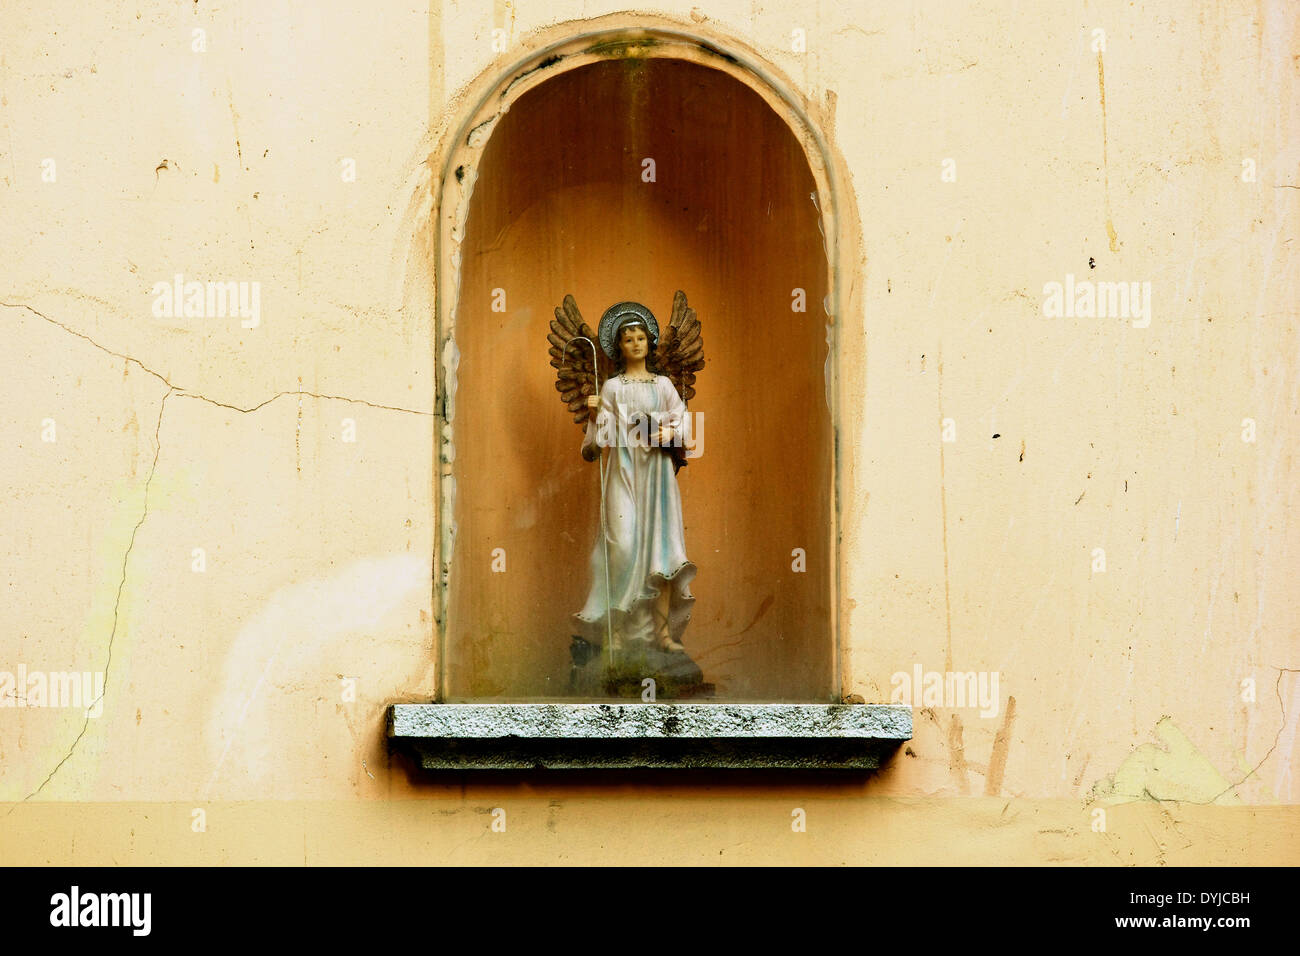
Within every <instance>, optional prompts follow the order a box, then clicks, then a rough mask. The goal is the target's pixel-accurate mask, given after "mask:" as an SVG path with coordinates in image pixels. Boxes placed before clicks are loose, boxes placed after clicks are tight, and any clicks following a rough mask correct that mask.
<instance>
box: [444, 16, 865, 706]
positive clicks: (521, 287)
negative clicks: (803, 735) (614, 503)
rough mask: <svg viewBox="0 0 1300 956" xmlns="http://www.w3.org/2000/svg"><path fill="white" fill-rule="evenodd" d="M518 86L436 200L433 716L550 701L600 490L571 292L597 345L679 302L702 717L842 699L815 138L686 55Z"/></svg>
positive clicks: (453, 159)
mask: <svg viewBox="0 0 1300 956" xmlns="http://www.w3.org/2000/svg"><path fill="white" fill-rule="evenodd" d="M512 77H513V79H512V80H509V81H506V82H503V83H502V84H501V86H499V87H498V88H497V89H496V90H494V91H493V93H492V94H491V95H490V96H489V97H488V98H487V99H486V100H485V101H484V105H483V107H482V108H481V109H480V111H479V113H478V114H476V117H475V118H474V120H473V121H472V122H471V123H467V125H466V127H465V129H464V130H463V132H462V134H461V135H460V136H459V137H458V140H457V143H456V146H455V148H454V149H453V150H452V152H451V154H450V160H449V162H448V164H447V168H446V170H445V176H444V179H443V183H442V191H441V193H440V203H439V218H440V223H441V227H440V229H441V243H442V245H441V250H440V273H439V278H438V283H437V286H438V298H439V302H438V321H439V334H438V341H439V348H440V355H439V397H440V402H441V413H442V420H441V421H440V422H439V426H440V427H441V428H442V441H441V453H442V467H441V469H440V475H439V484H440V492H441V493H440V495H439V501H440V508H441V514H440V516H439V525H440V528H441V535H440V545H439V550H440V554H439V555H438V560H439V565H440V568H441V580H440V582H439V586H438V598H439V603H438V607H439V612H440V616H441V621H440V627H439V633H440V635H441V644H440V655H439V657H440V659H439V665H440V667H439V670H440V683H441V699H442V700H443V701H446V702H463V701H479V702H483V701H489V702H490V701H494V700H496V701H523V700H538V699H552V700H554V699H558V698H566V697H568V695H569V669H570V660H569V642H570V637H571V634H572V630H571V628H570V627H569V615H571V614H572V613H573V612H574V611H577V610H578V609H579V608H580V607H581V606H582V604H583V601H584V599H585V597H586V593H587V588H588V586H589V584H590V582H589V581H588V580H587V576H588V556H589V554H590V551H591V548H592V545H593V542H594V541H595V538H596V534H597V530H598V523H599V518H598V510H597V503H598V500H599V493H600V492H599V477H598V473H597V466H596V465H594V464H590V463H587V462H584V461H583V460H582V458H581V457H580V455H579V452H578V449H579V445H580V443H581V439H582V432H581V430H580V429H579V427H578V426H577V425H575V424H574V423H573V422H572V420H571V418H570V416H569V415H568V413H567V412H566V411H565V409H564V408H563V407H562V405H561V403H560V400H559V397H558V394H557V392H556V390H555V387H554V381H555V379H554V370H553V369H552V368H551V366H550V365H549V357H548V355H547V341H546V334H547V331H548V328H549V323H550V321H551V319H552V318H553V310H554V308H555V307H556V306H557V305H559V304H560V302H561V301H562V300H563V298H564V296H565V295H566V294H572V295H573V296H574V297H575V298H576V300H577V303H578V306H579V307H580V308H581V310H582V313H583V317H584V318H585V319H586V320H587V322H588V324H590V325H592V327H593V328H594V327H595V325H596V323H597V321H598V320H599V318H600V315H601V313H602V312H603V311H604V310H605V309H606V308H607V307H608V306H610V305H612V304H613V303H615V302H619V301H622V300H625V299H633V300H636V301H639V302H641V303H643V304H645V305H646V306H648V307H649V308H650V309H651V310H652V311H653V312H654V314H655V315H656V317H657V318H658V319H659V320H660V322H661V323H666V322H667V321H668V318H669V315H670V311H671V309H670V307H671V302H672V297H673V293H674V292H675V290H677V289H682V290H683V291H685V292H686V294H687V296H688V298H689V301H690V304H691V306H692V307H693V308H694V309H695V310H696V311H697V313H698V315H699V318H700V321H701V322H702V324H703V330H704V341H705V355H706V359H707V366H706V367H705V369H704V370H703V371H702V372H701V374H700V376H699V381H698V383H697V386H696V387H697V395H696V397H695V398H694V399H693V400H692V401H691V403H690V410H691V411H692V412H695V413H700V414H702V416H703V423H702V439H703V455H702V457H699V458H696V459H693V460H692V461H691V462H690V464H689V465H688V467H686V468H684V469H682V471H681V472H680V473H679V475H678V482H679V486H680V488H681V494H682V501H683V509H684V514H685V521H686V545H687V553H688V554H689V555H690V557H691V559H692V560H693V561H694V562H695V563H696V564H697V566H698V568H699V573H698V576H697V577H696V579H695V581H694V583H693V585H692V591H693V593H694V595H695V597H696V604H695V609H694V615H693V617H692V620H691V624H690V626H689V628H688V629H687V631H686V634H685V637H684V642H685V644H686V646H687V649H688V651H689V653H690V654H691V656H692V657H693V658H694V659H695V661H696V662H697V663H698V664H699V665H700V667H701V668H702V669H703V672H704V676H705V679H706V680H707V681H710V682H712V683H714V684H715V685H716V688H717V691H716V699H717V700H718V701H793V702H823V703H825V702H833V701H838V700H839V696H840V688H839V684H838V680H839V675H838V653H837V643H836V642H837V634H836V606H837V604H836V595H835V589H836V578H837V565H836V562H837V549H836V545H835V541H836V533H835V516H836V502H835V487H836V477H835V476H836V463H835V459H834V454H835V440H834V412H833V408H832V407H831V403H832V400H833V395H834V392H835V389H834V382H833V375H834V370H835V362H834V354H833V341H834V338H833V336H832V335H831V334H830V328H831V318H830V316H829V315H828V314H827V306H828V305H830V306H832V307H833V302H834V295H833V291H834V290H833V281H832V280H833V272H832V269H831V265H830V262H829V261H828V256H829V255H830V254H831V251H830V244H829V243H828V241H827V239H825V238H824V233H825V234H826V235H831V236H833V229H831V228H829V227H830V224H831V222H832V220H831V218H830V216H829V212H828V205H829V197H828V190H827V186H826V185H825V182H824V173H823V172H822V170H824V168H825V165H824V163H823V162H822V161H821V157H820V154H819V153H818V150H817V145H816V142H815V140H814V137H813V135H812V134H811V133H810V132H809V131H808V130H807V128H806V127H800V125H799V124H798V123H797V122H795V124H794V127H793V128H792V125H791V122H792V121H791V116H792V115H793V111H792V110H783V111H782V112H778V109H777V108H774V104H775V105H776V106H778V107H779V106H780V105H781V104H780V103H779V102H778V100H779V97H778V96H777V95H776V94H775V93H773V92H772V91H771V89H770V88H767V87H765V86H764V84H763V82H762V81H761V80H759V79H758V78H757V77H756V76H754V75H753V74H751V73H750V72H749V71H748V70H747V69H746V68H745V67H743V66H742V65H740V64H739V63H738V62H737V61H736V60H735V59H734V58H732V57H728V56H723V55H720V54H719V53H718V52H717V51H713V50H710V49H709V48H707V47H704V46H702V45H701V44H700V43H698V42H697V41H694V40H692V39H690V38H685V37H668V36H662V35H651V34H645V33H643V34H640V35H638V36H636V37H633V38H629V37H628V36H627V35H620V36H616V37H613V38H609V37H605V38H597V39H595V40H593V39H590V38H588V39H585V40H583V41H581V42H577V43H571V44H569V47H568V49H567V51H561V52H551V53H549V54H548V55H546V56H544V57H541V56H539V57H538V58H537V59H535V60H534V62H533V65H532V66H528V67H521V68H520V70H518V71H516V72H515V73H514V74H512ZM760 90H761V91H762V92H760ZM494 98H498V99H495V100H494ZM502 104H508V108H507V109H505V110H504V111H503V110H502V108H501V107H502ZM810 157H812V158H813V159H814V165H811V166H810V161H809V160H810ZM646 160H652V161H653V180H652V181H647V180H649V179H650V176H649V174H648V170H649V169H650V167H649V165H648V164H647V163H646ZM819 179H820V180H822V181H821V182H820V183H819ZM795 290H802V301H803V303H805V308H806V310H805V311H796V310H795V309H794V308H793V307H792V306H793V305H795V304H796V303H797V302H798V301H799V299H800V293H798V292H796V291H795ZM494 307H495V308H494ZM502 308H503V311H501V310H500V309H502ZM800 568H801V569H800Z"/></svg>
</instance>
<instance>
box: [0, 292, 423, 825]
mask: <svg viewBox="0 0 1300 956" xmlns="http://www.w3.org/2000/svg"><path fill="white" fill-rule="evenodd" d="M0 306H5V307H6V308H11V309H26V310H27V311H28V312H30V313H32V314H33V315H35V316H38V317H39V318H42V319H44V320H45V321H46V322H48V323H50V324H51V325H54V326H56V327H58V328H60V329H62V330H63V331H64V332H67V333H68V334H69V335H74V336H76V337H77V338H79V339H84V340H85V341H87V342H89V343H90V344H91V345H93V346H94V347H95V348H97V349H99V351H101V352H104V353H105V354H108V355H112V356H114V357H115V358H119V359H122V360H123V361H126V362H130V363H133V364H135V365H136V366H137V367H139V368H140V369H141V370H142V371H144V372H146V373H148V374H149V375H152V376H153V377H154V378H156V379H158V381H160V382H162V383H163V384H164V385H166V386H167V391H166V392H165V393H164V394H163V397H162V402H161V403H160V404H159V406H158V422H157V424H156V425H155V426H154V454H153V464H152V465H151V467H150V469H149V475H148V477H147V478H146V479H145V484H144V507H143V508H142V509H141V512H140V519H139V520H138V521H137V522H136V523H135V527H133V528H132V529H131V538H130V540H129V541H128V542H127V546H126V552H125V553H124V554H123V556H122V576H121V578H120V579H119V581H118V584H117V596H116V598H115V600H114V602H113V626H112V629H111V630H110V632H109V635H108V646H107V648H106V657H105V660H104V683H103V685H102V687H101V690H100V694H99V696H98V697H97V698H96V699H95V700H94V701H93V702H91V704H90V706H89V707H87V714H86V718H85V720H84V721H83V722H82V725H81V730H80V731H79V732H78V733H77V736H76V737H75V738H74V739H73V741H72V743H71V745H69V747H68V751H67V753H65V754H64V755H63V757H62V758H60V760H59V762H58V763H57V764H55V765H54V769H52V770H51V771H50V772H49V774H47V775H46V777H45V779H44V780H42V781H41V783H40V785H39V786H37V787H36V789H35V790H33V791H32V792H31V793H29V794H27V796H25V797H23V799H22V800H21V801H19V803H18V804H15V805H14V806H13V807H11V808H10V809H9V813H13V812H14V810H16V809H17V808H18V806H19V805H20V804H22V803H26V802H27V801H28V800H30V799H32V797H35V796H36V795H37V794H39V793H40V792H41V791H42V790H44V789H45V787H46V786H47V785H48V784H49V783H50V781H51V780H53V779H54V777H55V775H57V774H58V772H59V771H60V770H61V769H62V768H63V765H64V764H66V763H67V762H68V760H70V759H71V758H72V755H73V754H74V753H75V752H76V749H77V745H78V744H80V743H81V740H82V738H83V737H85V735H86V731H87V730H89V729H90V714H89V711H90V710H91V709H93V708H94V707H95V706H96V705H98V704H100V703H102V701H103V700H104V697H105V696H106V695H107V694H108V677H109V670H110V668H111V666H112V663H113V643H114V641H115V640H116V638H117V629H118V617H119V613H120V610H121V605H122V593H123V591H125V590H126V579H127V568H128V566H129V564H130V561H131V552H132V551H133V550H134V548H135V539H136V535H137V534H138V533H139V531H140V528H141V526H143V525H144V522H145V519H146V518H148V517H149V490H150V487H151V486H152V484H153V479H154V475H155V473H156V472H157V471H158V459H159V457H161V455H162V424H163V415H164V413H165V412H166V409H167V399H169V398H171V397H172V396H173V395H175V396H177V397H178V398H193V399H197V400H199V401H201V402H206V403H207V404H209V405H215V406H217V407H218V408H226V409H230V410H232V411H236V412H241V413H243V414H249V413H251V412H255V411H258V410H259V409H261V408H265V407H266V406H267V405H270V404H271V403H272V402H274V401H275V400H276V399H278V398H283V397H284V396H286V395H297V396H299V400H300V401H301V397H302V396H304V395H307V396H310V397H312V398H317V399H325V400H334V401H340V402H351V403H353V404H357V405H366V406H368V407H370V408H379V409H384V410H386V411H394V412H403V413H406V414H409V415H427V416H430V417H433V414H434V413H433V412H432V411H427V412H426V411H423V410H421V409H413V408H402V407H399V406H396V405H384V404H382V403H379V402H371V401H367V400H366V399H363V398H350V397H348V396H344V395H326V394H323V393H319V392H309V391H306V390H304V389H302V388H301V387H300V388H297V389H295V390H293V391H282V392H277V393H276V394H274V395H272V396H271V397H270V398H268V399H265V400H264V401H261V402H258V403H257V404H256V405H252V406H250V407H248V408H243V407H241V406H239V405H234V404H231V403H229V402H222V401H218V400H217V399H214V398H210V397H208V396H207V395H204V394H202V393H200V392H193V391H189V390H186V389H182V388H181V387H180V386H178V385H176V384H174V383H173V382H172V381H171V380H170V379H168V378H167V376H165V375H163V374H162V373H161V372H158V371H155V370H154V369H152V368H150V367H149V366H147V365H145V364H144V363H143V362H141V361H140V360H139V359H137V358H135V357H134V356H131V355H126V354H125V353H122V352H116V351H114V350H113V349H110V348H108V347H107V346H105V345H101V344H100V343H99V342H96V341H95V340H94V339H92V338H91V337H90V336H89V335H86V334H85V333H84V332H79V331H77V330H76V329H74V328H72V327H71V326H69V325H65V324H64V323H62V322H60V321H59V320H58V319H54V318H51V317H50V316H48V315H46V314H45V313H43V312H41V311H39V310H37V309H34V308H32V307H31V306H30V305H27V304H26V303H25V302H5V301H0ZM8 815H9V814H6V816H8Z"/></svg>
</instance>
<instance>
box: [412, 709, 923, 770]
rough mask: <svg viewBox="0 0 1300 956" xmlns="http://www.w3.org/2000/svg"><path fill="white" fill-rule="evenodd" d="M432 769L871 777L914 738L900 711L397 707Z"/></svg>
mask: <svg viewBox="0 0 1300 956" xmlns="http://www.w3.org/2000/svg"><path fill="white" fill-rule="evenodd" d="M388 736H389V739H390V740H391V741H392V742H393V743H394V744H396V745H398V746H401V747H404V748H406V749H409V750H411V751H413V752H414V753H415V754H416V756H417V757H418V759H419V761H420V765H421V766H422V767H424V768H425V769H426V770H530V769H537V768H546V769H553V770H562V769H575V770H576V769H584V770H591V769H636V768H674V767H683V768H686V767H691V768H735V769H760V768H772V769H801V770H812V769H826V770H870V769H874V768H876V767H879V766H880V765H881V763H882V762H883V761H884V760H886V759H888V757H889V756H890V755H891V754H892V753H893V752H894V751H895V750H897V749H898V747H899V746H900V745H901V744H902V742H903V741H905V740H910V739H911V737H912V711H911V708H909V707H905V706H902V705H897V704H696V703H676V704H621V703H620V704H614V703H611V704H595V703H583V704H570V703H563V704H557V703H538V704H395V705H393V707H392V708H390V710H389V713H388Z"/></svg>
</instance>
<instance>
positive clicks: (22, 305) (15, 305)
mask: <svg viewBox="0 0 1300 956" xmlns="http://www.w3.org/2000/svg"><path fill="white" fill-rule="evenodd" d="M0 305H2V306H5V307H6V308H10V309H26V310H27V311H28V312H30V313H32V315H35V316H38V317H39V318H42V319H44V320H45V321H46V322H48V323H50V324H51V325H53V326H56V327H58V328H60V329H62V330H63V331H65V332H67V333H68V334H69V335H75V336H76V337H77V338H79V339H84V340H85V341H87V342H89V343H90V344H91V345H93V346H94V347H95V348H97V349H99V350H100V351H101V352H104V353H106V354H108V355H112V356H114V357H116V358H120V359H122V360H123V361H126V362H131V363H133V364H135V365H136V366H138V367H139V368H140V369H141V371H144V372H146V373H147V374H149V375H152V376H153V377H154V378H156V379H158V381H160V382H162V383H163V384H164V385H166V386H167V388H168V389H169V390H170V391H174V392H176V393H177V395H179V396H181V397H184V398H195V399H198V400H199V401H201V402H207V403H208V404H209V405H215V406H217V407H218V408H228V409H230V410H231V411H235V412H243V413H248V412H255V411H258V410H259V409H262V408H265V407H266V406H267V405H270V404H271V403H272V402H274V401H275V400H276V399H278V398H284V397H285V396H286V395H299V396H301V395H307V396H310V397H311V398H319V399H325V400H333V401H338V402H351V403H352V404H354V405H366V406H368V407H370V408H380V409H384V410H385V411H390V412H405V413H406V414H408V415H427V416H429V417H431V418H432V417H433V415H434V413H433V412H432V411H425V410H423V409H420V408H403V407H402V406H400V405H385V404H382V403H380V402H371V401H367V400H366V399H364V398H351V397H349V396H347V395H326V394H324V393H321V392H309V391H307V390H305V389H303V388H301V387H299V388H296V389H287V390H285V391H280V392H276V393H275V394H274V395H272V396H271V397H270V398H268V399H265V400H263V401H261V402H258V403H257V404H256V405H251V406H249V407H248V408H244V407H242V406H240V405H233V404H231V403H229V402H223V401H219V400H218V399H215V398H210V397H209V396H207V395H204V394H203V393H202V392H195V391H192V390H190V389H186V388H182V387H181V386H179V385H177V384H175V383H174V382H172V381H171V380H170V379H168V378H167V376H166V375H163V374H162V373H161V372H158V371H155V370H154V369H152V368H150V367H149V366H147V365H145V364H144V363H143V362H141V361H140V360H139V359H138V358H135V357H134V356H132V355H127V354H125V353H123V352H116V351H114V350H113V349H110V348H109V347H108V346H106V345H101V344H100V343H99V342H96V341H95V340H94V339H92V338H91V337H90V336H89V335H87V334H86V333H84V332H78V331H77V330H76V329H74V328H72V327H71V326H69V325H65V324H64V323H62V322H60V321H59V320H58V319H54V318H51V317H50V316H48V315H46V314H45V313H44V312H41V311H39V310H37V309H34V308H32V307H31V306H30V305H28V304H27V303H26V302H5V301H3V300H0Z"/></svg>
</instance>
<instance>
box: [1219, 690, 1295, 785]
mask: <svg viewBox="0 0 1300 956" xmlns="http://www.w3.org/2000/svg"><path fill="white" fill-rule="evenodd" d="M1283 674H1300V668H1296V667H1279V668H1277V683H1276V684H1274V685H1273V692H1274V693H1276V694H1277V706H1278V709H1279V710H1281V711H1282V725H1281V726H1280V727H1278V729H1277V733H1276V734H1274V735H1273V746H1271V747H1269V748H1268V753H1266V754H1264V756H1263V757H1261V758H1260V761H1259V763H1257V764H1255V766H1254V767H1252V768H1251V769H1250V771H1249V772H1248V773H1247V774H1246V775H1245V776H1244V777H1242V778H1241V779H1240V780H1238V781H1237V782H1236V783H1234V784H1233V785H1232V786H1230V787H1228V788H1227V789H1226V790H1224V791H1223V793H1220V794H1218V796H1216V797H1215V798H1214V800H1211V801H1210V802H1211V803H1213V802H1214V801H1215V800H1218V799H1219V797H1222V796H1223V795H1224V794H1226V793H1230V792H1232V791H1233V790H1236V789H1237V788H1238V787H1240V786H1241V785H1242V784H1243V783H1245V782H1246V781H1247V780H1249V779H1250V778H1251V777H1253V776H1255V774H1256V773H1258V772H1259V768H1260V767H1262V766H1264V764H1265V763H1267V762H1268V758H1269V757H1271V756H1273V751H1275V750H1277V745H1278V742H1279V741H1280V740H1281V739H1282V731H1284V730H1286V702H1285V701H1284V700H1283V699H1282V675H1283Z"/></svg>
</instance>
